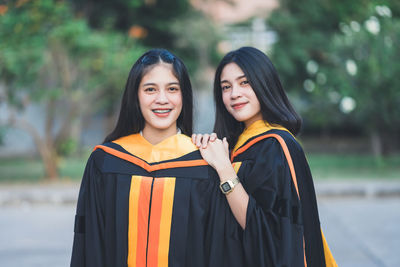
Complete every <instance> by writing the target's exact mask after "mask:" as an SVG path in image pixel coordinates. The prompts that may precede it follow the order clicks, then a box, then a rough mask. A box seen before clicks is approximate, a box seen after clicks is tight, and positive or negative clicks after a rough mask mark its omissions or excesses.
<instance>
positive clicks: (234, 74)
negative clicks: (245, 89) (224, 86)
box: [221, 62, 245, 82]
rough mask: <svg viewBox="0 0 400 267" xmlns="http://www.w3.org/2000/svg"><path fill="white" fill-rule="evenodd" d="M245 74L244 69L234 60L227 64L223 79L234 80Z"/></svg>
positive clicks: (223, 71) (222, 73)
mask: <svg viewBox="0 0 400 267" xmlns="http://www.w3.org/2000/svg"><path fill="white" fill-rule="evenodd" d="M242 76H245V75H244V72H243V70H242V69H241V68H240V67H239V66H238V65H237V64H236V63H234V62H231V63H229V64H226V65H225V67H224V68H223V69H222V72H221V82H222V81H229V82H230V81H234V80H236V79H237V78H239V77H242Z"/></svg>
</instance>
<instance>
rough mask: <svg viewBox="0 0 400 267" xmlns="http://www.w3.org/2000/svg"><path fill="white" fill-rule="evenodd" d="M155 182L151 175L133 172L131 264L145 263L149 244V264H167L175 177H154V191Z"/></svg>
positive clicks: (133, 266)
mask: <svg viewBox="0 0 400 267" xmlns="http://www.w3.org/2000/svg"><path fill="white" fill-rule="evenodd" d="M152 182H153V178H152V177H141V176H132V182H131V192H130V203H129V226H128V227H129V229H128V235H129V236H128V242H129V244H128V266H129V267H144V266H146V248H147V266H148V267H158V266H168V254H169V241H170V231H171V220H172V208H173V200H174V192H175V178H155V180H154V183H153V192H152V193H151V185H152ZM150 195H151V209H150V214H149V208H150ZM149 215H150V226H148V223H149ZM148 227H149V228H148ZM147 235H148V236H147ZM147 238H148V240H147Z"/></svg>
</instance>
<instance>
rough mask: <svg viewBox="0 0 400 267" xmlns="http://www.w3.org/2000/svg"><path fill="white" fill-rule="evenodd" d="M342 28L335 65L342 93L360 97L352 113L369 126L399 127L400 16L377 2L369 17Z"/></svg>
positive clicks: (388, 128)
mask: <svg viewBox="0 0 400 267" xmlns="http://www.w3.org/2000/svg"><path fill="white" fill-rule="evenodd" d="M382 12H386V14H385V13H382ZM341 28H342V33H340V34H338V35H336V36H335V38H334V48H335V54H334V56H335V63H336V64H335V65H334V67H335V72H336V75H337V77H339V79H338V82H340V84H341V88H342V94H343V95H346V96H350V97H352V98H354V99H355V100H356V108H355V109H354V112H353V114H352V116H354V117H355V118H356V119H357V120H358V121H360V122H362V123H363V124H365V125H366V127H367V129H369V130H376V129H377V130H379V131H382V132H383V131H392V132H396V131H399V129H400V126H399V125H400V90H399V88H400V80H399V79H398V77H397V75H398V73H400V65H399V64H398V63H397V62H398V61H400V50H399V47H400V19H399V18H395V17H392V15H391V11H390V9H389V8H388V7H386V6H377V7H376V8H374V9H373V10H372V12H371V13H370V16H369V17H366V18H365V19H364V20H361V21H351V22H350V23H349V24H342V25H341Z"/></svg>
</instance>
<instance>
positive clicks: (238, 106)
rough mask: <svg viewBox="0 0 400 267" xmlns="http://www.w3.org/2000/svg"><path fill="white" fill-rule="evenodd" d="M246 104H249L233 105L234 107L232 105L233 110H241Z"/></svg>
mask: <svg viewBox="0 0 400 267" xmlns="http://www.w3.org/2000/svg"><path fill="white" fill-rule="evenodd" d="M246 104H247V102H246V103H237V104H233V105H232V108H233V109H240V108H242V107H244V106H245V105H246Z"/></svg>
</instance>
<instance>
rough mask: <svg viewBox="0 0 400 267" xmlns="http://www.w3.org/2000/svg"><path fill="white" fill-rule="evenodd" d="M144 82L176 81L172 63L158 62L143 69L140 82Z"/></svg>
mask: <svg viewBox="0 0 400 267" xmlns="http://www.w3.org/2000/svg"><path fill="white" fill-rule="evenodd" d="M144 82H169V83H170V82H178V78H177V77H176V76H175V74H174V70H173V66H172V64H168V63H164V62H161V63H158V64H155V65H152V66H149V68H148V69H146V70H145V72H144V75H143V77H142V81H141V83H144Z"/></svg>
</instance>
